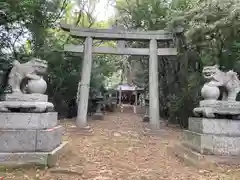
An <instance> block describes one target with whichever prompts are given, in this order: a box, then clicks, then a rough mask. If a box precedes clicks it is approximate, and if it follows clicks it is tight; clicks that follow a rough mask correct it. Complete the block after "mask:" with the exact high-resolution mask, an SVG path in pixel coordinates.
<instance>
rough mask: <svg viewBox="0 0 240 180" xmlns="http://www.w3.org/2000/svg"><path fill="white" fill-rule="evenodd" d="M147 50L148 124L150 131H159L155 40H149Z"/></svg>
mask: <svg viewBox="0 0 240 180" xmlns="http://www.w3.org/2000/svg"><path fill="white" fill-rule="evenodd" d="M149 49H150V53H149V55H150V57H149V100H150V101H149V115H150V116H149V118H150V119H149V123H150V127H151V128H152V129H159V128H160V121H159V94H158V54H157V40H156V39H151V40H150V45H149Z"/></svg>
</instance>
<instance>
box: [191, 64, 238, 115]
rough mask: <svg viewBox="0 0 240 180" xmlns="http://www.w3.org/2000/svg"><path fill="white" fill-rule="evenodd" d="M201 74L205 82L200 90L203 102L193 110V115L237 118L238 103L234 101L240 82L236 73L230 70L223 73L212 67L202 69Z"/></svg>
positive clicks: (216, 67)
mask: <svg viewBox="0 0 240 180" xmlns="http://www.w3.org/2000/svg"><path fill="white" fill-rule="evenodd" d="M202 74H203V77H204V78H205V79H206V80H207V82H206V83H205V84H204V86H203V88H202V90H201V94H202V96H203V98H204V99H205V100H203V101H201V102H200V107H197V108H195V109H194V110H193V112H194V114H195V115H197V116H199V115H202V116H205V117H215V116H216V115H220V116H225V115H232V116H234V117H235V118H236V116H239V115H240V102H237V101H236V97H237V94H238V93H239V92H240V80H239V79H238V75H237V73H236V72H234V71H232V70H230V71H228V72H223V71H221V70H220V69H219V66H218V65H214V66H206V67H204V68H203V71H202Z"/></svg>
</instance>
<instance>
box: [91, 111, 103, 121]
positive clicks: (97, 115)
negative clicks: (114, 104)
mask: <svg viewBox="0 0 240 180" xmlns="http://www.w3.org/2000/svg"><path fill="white" fill-rule="evenodd" d="M103 119H104V115H103V113H100V112H96V113H94V114H93V116H92V120H103Z"/></svg>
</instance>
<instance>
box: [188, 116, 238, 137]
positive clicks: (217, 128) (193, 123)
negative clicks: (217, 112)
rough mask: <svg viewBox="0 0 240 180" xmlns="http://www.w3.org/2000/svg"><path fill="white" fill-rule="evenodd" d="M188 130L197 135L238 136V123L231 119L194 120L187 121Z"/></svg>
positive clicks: (193, 118) (191, 118) (192, 118)
mask: <svg viewBox="0 0 240 180" xmlns="http://www.w3.org/2000/svg"><path fill="white" fill-rule="evenodd" d="M188 129H189V130H190V131H193V132H197V133H203V134H204V133H206V134H219V135H227V136H240V121H239V120H231V119H215V118H195V117H190V118H189V119H188Z"/></svg>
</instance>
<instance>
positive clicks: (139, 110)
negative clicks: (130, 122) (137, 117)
mask: <svg viewBox="0 0 240 180" xmlns="http://www.w3.org/2000/svg"><path fill="white" fill-rule="evenodd" d="M135 108H136V112H135V113H136V114H145V112H146V108H145V107H141V106H136V107H135Z"/></svg>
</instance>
